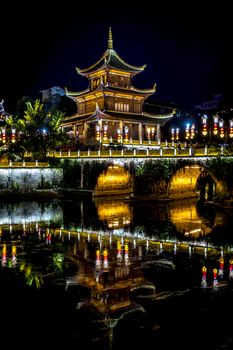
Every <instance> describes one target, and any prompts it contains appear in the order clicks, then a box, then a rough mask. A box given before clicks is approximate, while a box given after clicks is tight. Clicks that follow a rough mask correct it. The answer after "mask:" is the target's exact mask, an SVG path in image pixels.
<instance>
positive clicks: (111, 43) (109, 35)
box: [108, 27, 113, 49]
mask: <svg viewBox="0 0 233 350" xmlns="http://www.w3.org/2000/svg"><path fill="white" fill-rule="evenodd" d="M108 49H113V40H112V29H111V27H109V31H108Z"/></svg>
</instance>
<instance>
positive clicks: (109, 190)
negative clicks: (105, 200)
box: [94, 164, 133, 196]
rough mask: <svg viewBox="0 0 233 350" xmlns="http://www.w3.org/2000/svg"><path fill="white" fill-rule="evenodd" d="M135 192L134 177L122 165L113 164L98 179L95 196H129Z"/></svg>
mask: <svg viewBox="0 0 233 350" xmlns="http://www.w3.org/2000/svg"><path fill="white" fill-rule="evenodd" d="M132 192H133V177H132V176H131V174H130V173H129V171H127V170H126V169H125V168H124V167H123V166H122V165H119V164H111V165H108V166H107V167H106V168H105V170H104V171H103V172H102V173H101V174H100V175H99V177H98V178H97V183H96V186H95V190H94V196H102V195H105V196H106V195H112V194H129V193H132Z"/></svg>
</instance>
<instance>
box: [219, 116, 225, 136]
mask: <svg viewBox="0 0 233 350" xmlns="http://www.w3.org/2000/svg"><path fill="white" fill-rule="evenodd" d="M219 128H220V137H221V138H222V139H223V138H224V121H223V120H222V119H221V120H220V121H219Z"/></svg>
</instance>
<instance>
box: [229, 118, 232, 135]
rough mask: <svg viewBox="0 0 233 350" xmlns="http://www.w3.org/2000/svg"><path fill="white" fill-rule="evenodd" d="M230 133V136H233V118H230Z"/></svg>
mask: <svg viewBox="0 0 233 350" xmlns="http://www.w3.org/2000/svg"><path fill="white" fill-rule="evenodd" d="M229 135H230V138H232V137H233V119H231V120H230V133H229Z"/></svg>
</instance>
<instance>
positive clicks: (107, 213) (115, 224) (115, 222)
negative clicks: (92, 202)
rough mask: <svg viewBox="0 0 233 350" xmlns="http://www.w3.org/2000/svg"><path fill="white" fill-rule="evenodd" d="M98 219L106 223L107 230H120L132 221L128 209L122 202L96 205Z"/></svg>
mask: <svg viewBox="0 0 233 350" xmlns="http://www.w3.org/2000/svg"><path fill="white" fill-rule="evenodd" d="M96 205H97V212H98V216H99V219H100V220H102V221H106V222H107V224H108V227H109V228H122V227H125V226H127V225H129V223H130V222H131V220H132V214H131V212H130V207H129V205H128V204H127V203H124V202H112V201H111V202H101V203H98V204H96Z"/></svg>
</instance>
